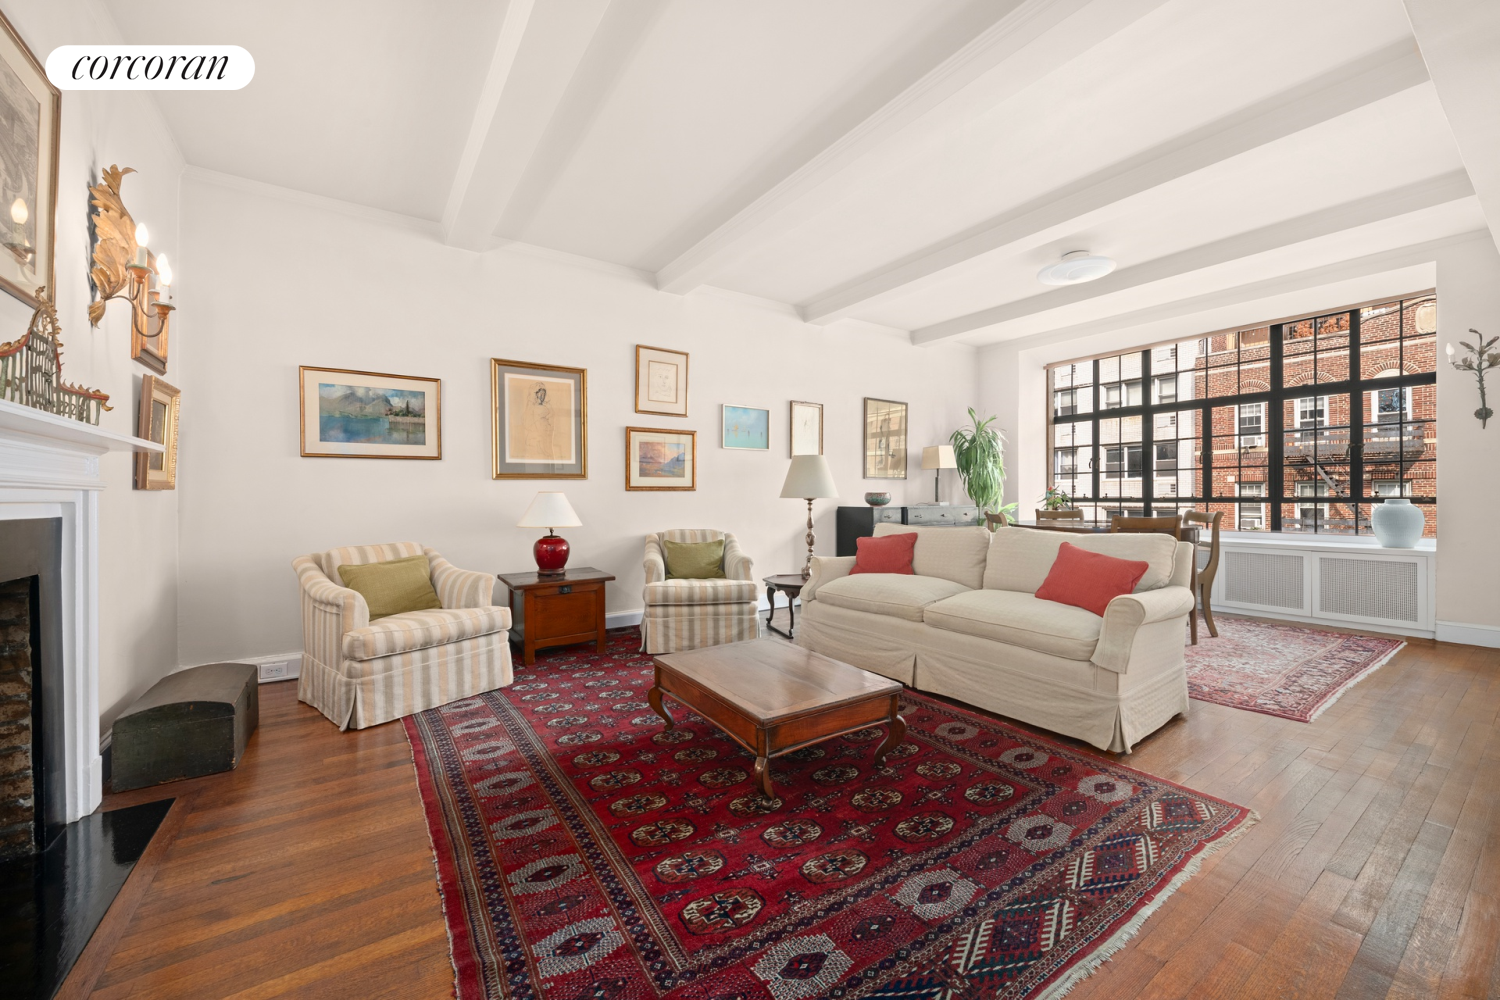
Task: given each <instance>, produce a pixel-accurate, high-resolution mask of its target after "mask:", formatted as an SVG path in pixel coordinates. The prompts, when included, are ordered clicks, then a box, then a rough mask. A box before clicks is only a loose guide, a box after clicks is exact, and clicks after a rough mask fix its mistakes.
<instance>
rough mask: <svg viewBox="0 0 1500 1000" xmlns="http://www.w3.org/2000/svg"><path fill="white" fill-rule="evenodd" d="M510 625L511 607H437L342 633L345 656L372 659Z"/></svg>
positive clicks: (453, 640)
mask: <svg viewBox="0 0 1500 1000" xmlns="http://www.w3.org/2000/svg"><path fill="white" fill-rule="evenodd" d="M508 628H510V609H509V608H498V607H493V608H438V609H435V610H432V611H408V612H405V613H404V614H399V615H389V616H387V617H385V618H382V619H380V620H379V621H378V622H371V623H370V624H369V625H366V626H365V627H364V628H355V629H350V630H349V631H347V632H345V633H344V636H343V646H342V649H343V653H344V658H345V659H349V660H373V659H375V658H376V657H380V656H390V655H392V654H394V653H409V652H411V651H412V650H416V649H426V648H427V647H429V646H443V645H446V644H448V643H451V642H459V641H461V640H464V639H472V638H474V637H475V636H480V635H490V634H492V633H494V632H503V631H505V630H506V629H508Z"/></svg>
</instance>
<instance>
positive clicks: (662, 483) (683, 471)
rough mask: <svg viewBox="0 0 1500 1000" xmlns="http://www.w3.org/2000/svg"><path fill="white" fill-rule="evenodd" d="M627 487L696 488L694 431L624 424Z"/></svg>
mask: <svg viewBox="0 0 1500 1000" xmlns="http://www.w3.org/2000/svg"><path fill="white" fill-rule="evenodd" d="M625 488H626V489H627V490H696V489H697V488H698V432H697V431H678V430H672V429H670V428H666V429H663V428H661V427H627V428H625Z"/></svg>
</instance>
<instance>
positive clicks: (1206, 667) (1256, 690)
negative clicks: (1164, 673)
mask: <svg viewBox="0 0 1500 1000" xmlns="http://www.w3.org/2000/svg"><path fill="white" fill-rule="evenodd" d="M1215 620H1216V622H1217V624H1218V626H1219V636H1218V638H1212V637H1211V636H1209V634H1208V630H1207V629H1206V628H1204V627H1202V623H1201V622H1200V623H1199V625H1200V627H1199V629H1198V645H1196V646H1189V647H1188V648H1187V675H1188V696H1189V697H1192V698H1196V699H1198V700H1199V701H1211V702H1213V703H1214V704H1216V705H1227V706H1229V707H1230V708H1242V709H1244V710H1245V711H1247V712H1260V713H1262V714H1265V715H1276V716H1280V717H1281V718H1283V719H1295V720H1297V721H1298V722H1311V721H1312V720H1314V719H1316V718H1317V717H1318V716H1319V715H1322V714H1323V711H1324V710H1325V709H1326V708H1328V706H1329V705H1332V704H1333V703H1334V702H1335V701H1338V700H1339V698H1340V696H1342V695H1343V693H1344V692H1345V691H1347V690H1349V689H1350V688H1351V687H1353V686H1354V685H1355V684H1358V683H1359V682H1360V681H1362V680H1364V679H1365V678H1366V677H1368V676H1369V675H1370V674H1372V673H1374V672H1375V671H1376V670H1378V669H1380V668H1381V667H1382V666H1384V665H1385V663H1386V661H1388V660H1389V659H1390V658H1391V657H1393V656H1395V655H1396V654H1397V653H1398V652H1400V651H1401V647H1403V646H1405V645H1406V643H1404V642H1402V641H1401V640H1400V639H1387V638H1376V637H1375V636H1369V635H1351V634H1350V633H1348V632H1328V631H1320V630H1318V629H1311V628H1299V627H1297V626H1296V625H1281V624H1278V623H1276V622H1266V621H1257V620H1255V619H1253V618H1228V617H1217V618H1216V619H1215Z"/></svg>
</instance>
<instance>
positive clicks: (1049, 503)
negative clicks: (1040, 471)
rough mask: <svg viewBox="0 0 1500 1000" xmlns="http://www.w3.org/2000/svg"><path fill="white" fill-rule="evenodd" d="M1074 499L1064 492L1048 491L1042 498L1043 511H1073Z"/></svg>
mask: <svg viewBox="0 0 1500 1000" xmlns="http://www.w3.org/2000/svg"><path fill="white" fill-rule="evenodd" d="M1072 508H1073V498H1072V497H1070V496H1068V495H1067V494H1066V493H1064V492H1063V491H1062V490H1055V489H1048V490H1047V495H1046V496H1044V497H1042V509H1043V510H1071V509H1072Z"/></svg>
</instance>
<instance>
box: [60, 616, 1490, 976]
mask: <svg viewBox="0 0 1500 1000" xmlns="http://www.w3.org/2000/svg"><path fill="white" fill-rule="evenodd" d="M778 617H780V618H782V619H783V621H781V622H778V624H781V625H783V627H784V625H785V622H784V618H785V612H784V611H783V612H782V613H781V614H780V615H779V616H778ZM1497 722H1500V650H1487V649H1478V648H1475V647H1470V646H1452V645H1441V644H1434V643H1424V642H1421V641H1420V640H1418V641H1414V642H1413V643H1411V644H1410V645H1408V646H1407V647H1406V648H1405V649H1404V650H1402V651H1401V652H1400V653H1399V654H1397V656H1396V657H1395V658H1394V659H1393V660H1392V661H1391V662H1390V663H1389V664H1387V665H1386V666H1385V667H1383V668H1381V669H1380V670H1378V671H1376V672H1375V673H1374V674H1372V675H1371V676H1370V677H1368V678H1367V679H1365V680H1364V681H1363V682H1361V683H1360V684H1359V685H1358V686H1356V687H1355V688H1353V689H1351V690H1350V691H1349V692H1348V693H1346V694H1345V695H1344V697H1343V698H1342V699H1341V700H1340V701H1339V702H1338V703H1337V704H1335V705H1334V706H1333V707H1331V708H1330V709H1329V710H1328V711H1327V712H1326V713H1325V714H1324V715H1323V716H1322V717H1321V718H1320V719H1319V720H1318V721H1317V722H1315V723H1313V724H1311V725H1307V724H1303V723H1298V722H1292V721H1290V720H1285V719H1276V718H1272V717H1270V716H1264V715H1255V714H1252V713H1248V712H1240V711H1236V710H1234V709H1229V708H1223V707H1221V706H1218V705H1211V704H1206V703H1201V702H1194V703H1193V711H1192V715H1191V717H1190V718H1189V719H1187V720H1177V721H1174V722H1173V723H1171V724H1169V725H1168V726H1167V727H1166V728H1164V729H1163V730H1161V731H1160V732H1158V733H1157V734H1156V735H1154V736H1152V737H1151V738H1149V739H1147V740H1146V741H1144V743H1142V744H1141V745H1140V746H1139V747H1138V748H1137V750H1136V752H1135V753H1134V754H1132V755H1131V756H1129V757H1126V758H1124V759H1123V762H1124V763H1126V764H1128V765H1129V766H1131V767H1135V768H1139V769H1140V770H1143V771H1148V772H1150V773H1153V774H1158V775H1161V776H1163V777H1167V778H1170V779H1172V780H1174V781H1178V782H1181V783H1183V784H1186V785H1190V786H1191V787H1193V788H1197V789H1201V790H1203V791H1205V792H1210V793H1212V794H1215V795H1219V796H1222V797H1224V798H1228V799H1231V800H1233V801H1235V802H1239V803H1243V804H1245V805H1248V806H1250V807H1252V808H1253V809H1255V810H1256V811H1257V812H1258V813H1259V815H1260V821H1259V822H1258V823H1257V824H1256V825H1255V826H1254V827H1253V828H1251V829H1250V830H1249V831H1248V832H1247V833H1246V834H1245V835H1244V836H1242V837H1241V838H1240V839H1239V840H1238V841H1237V842H1235V843H1234V844H1233V845H1232V846H1231V847H1229V848H1227V849H1225V850H1223V851H1220V852H1219V853H1217V854H1215V855H1213V856H1211V857H1210V858H1208V859H1207V860H1206V861H1205V863H1204V865H1203V868H1202V870H1201V871H1200V872H1199V873H1198V874H1197V875H1196V876H1195V877H1193V878H1192V879H1191V880H1190V881H1188V882H1187V884H1186V885H1184V886H1183V887H1182V889H1181V890H1179V891H1178V892H1177V893H1176V895H1174V896H1173V897H1172V898H1170V899H1169V900H1167V902H1166V903H1165V904H1164V905H1163V906H1162V907H1161V909H1160V910H1158V911H1157V913H1156V914H1155V915H1154V916H1152V917H1151V919H1150V920H1148V921H1147V922H1146V924H1145V926H1144V927H1143V928H1142V931H1141V933H1140V934H1139V935H1138V936H1137V937H1136V938H1135V940H1133V941H1132V942H1131V943H1130V945H1129V946H1128V947H1127V948H1125V949H1124V950H1122V951H1121V952H1119V953H1118V954H1117V955H1115V957H1114V958H1112V959H1111V960H1110V961H1108V962H1106V963H1105V964H1104V965H1103V966H1102V967H1101V968H1100V970H1099V971H1098V972H1097V973H1095V974H1094V976H1092V977H1091V978H1090V979H1088V980H1086V981H1084V982H1083V983H1081V984H1080V985H1079V986H1078V987H1077V988H1076V989H1075V990H1074V991H1073V992H1072V993H1071V994H1069V1000H1092V998H1105V997H1107V998H1109V1000H1129V998H1137V997H1139V998H1147V997H1150V998H1168V997H1193V998H1195V1000H1210V998H1227V997H1246V998H1256V1000H1261V998H1280V997H1298V998H1317V997H1329V998H1342V1000H1356V998H1357V1000H1366V998H1379V997H1391V998H1418V997H1422V998H1426V997H1443V998H1459V997H1465V998H1482V997H1494V996H1500V808H1497V803H1500V725H1497ZM166 795H177V796H178V797H179V800H178V804H177V806H176V807H174V809H173V811H172V813H171V814H169V816H168V819H167V827H169V829H165V830H164V833H163V834H162V835H158V838H157V840H156V841H155V842H154V843H153V846H152V849H151V851H150V852H149V853H148V856H147V858H146V859H144V860H143V862H142V863H141V865H140V866H139V867H138V869H137V871H136V873H135V874H133V875H132V876H131V880H130V882H129V883H128V884H127V886H126V891H125V892H124V893H123V894H122V896H121V899H120V900H119V901H118V902H117V903H116V905H115V906H114V908H112V909H111V911H110V914H109V915H108V916H107V917H106V920H105V923H104V925H102V926H101V928H100V931H99V933H98V934H96V935H95V939H94V940H93V941H92V942H91V943H90V945H89V949H88V951H86V952H85V955H84V958H83V960H81V961H80V963H79V966H78V967H77V968H76V969H75V970H74V973H73V975H72V976H71V977H70V979H69V981H68V983H67V985H66V986H65V988H64V992H63V993H62V994H60V996H64V997H70V998H81V997H87V996H93V997H99V998H119V997H127V996H150V997H153V998H175V997H184V998H186V997H192V998H195V1000H204V998H212V997H237V998H259V997H309V998H311V997H318V998H338V997H423V998H428V997H431V998H441V997H446V996H450V995H451V992H452V989H453V974H452V969H451V966H450V965H449V959H448V947H447V938H446V934H445V931H444V926H443V921H442V916H441V912H440V909H439V903H438V896H437V889H436V884H435V881H434V878H433V865H432V854H431V849H430V846H429V843H428V838H427V830H426V825H425V823H424V820H423V817H422V810H421V801H420V799H419V797H418V795H417V788H416V783H415V780H414V778H413V775H412V769H411V755H410V751H409V749H408V747H407V743H406V737H405V734H404V732H403V731H402V729H401V727H400V725H399V724H395V723H393V724H390V725H386V726H381V727H378V728H376V729H370V730H365V731H363V732H359V733H353V732H350V733H340V732H338V730H337V729H335V728H334V727H333V726H332V725H330V724H329V723H328V722H327V721H326V720H324V719H323V718H322V716H320V715H318V714H317V713H316V712H315V711H313V710H312V709H310V708H308V707H307V706H305V705H301V704H298V703H297V702H296V685H295V684H293V683H287V684H270V685H265V686H263V687H262V688H261V723H260V729H259V731H258V732H257V733H256V735H255V737H254V738H253V740H252V742H251V744H250V749H249V750H248V751H247V753H246V757H245V760H244V761H243V762H242V763H241V765H240V767H239V768H238V769H237V770H236V771H233V772H231V773H229V774H224V775H215V776H212V777H208V778H200V779H196V780H194V781H191V782H181V783H178V784H174V785H166V786H162V787H161V788H158V789H145V790H141V791H138V792H132V793H127V794H124V795H118V796H110V797H108V799H107V800H106V804H105V808H111V807H114V806H119V805H127V804H130V803H133V802H139V801H146V800H148V799H153V798H160V797H164V796H166Z"/></svg>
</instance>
